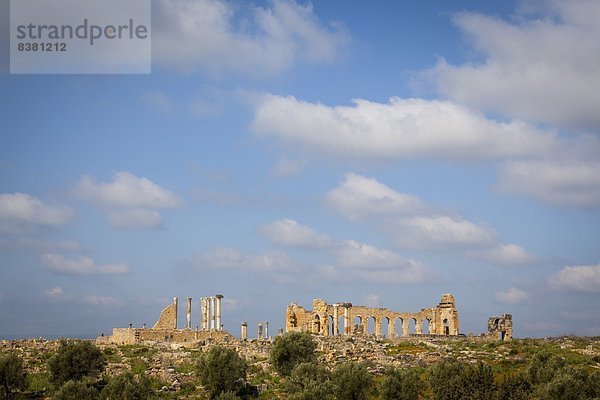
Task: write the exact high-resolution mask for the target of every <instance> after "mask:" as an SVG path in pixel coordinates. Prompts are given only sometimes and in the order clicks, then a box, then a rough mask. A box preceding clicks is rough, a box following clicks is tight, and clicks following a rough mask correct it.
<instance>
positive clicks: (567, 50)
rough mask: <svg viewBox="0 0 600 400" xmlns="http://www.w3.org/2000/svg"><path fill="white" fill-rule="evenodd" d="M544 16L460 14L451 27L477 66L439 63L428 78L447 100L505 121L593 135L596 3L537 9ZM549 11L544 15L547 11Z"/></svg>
mask: <svg viewBox="0 0 600 400" xmlns="http://www.w3.org/2000/svg"><path fill="white" fill-rule="evenodd" d="M543 4H544V6H545V7H544V9H536V10H533V11H535V12H538V13H539V12H540V11H541V12H542V13H544V14H545V15H544V16H543V17H542V18H540V17H539V16H535V17H534V18H530V17H529V16H528V15H526V14H522V15H520V16H519V18H515V19H512V20H510V21H504V20H500V19H498V18H494V17H490V16H485V15H481V14H476V13H460V14H457V15H456V16H455V17H454V21H455V23H456V24H457V25H458V27H459V28H460V29H461V30H462V31H463V32H464V33H465V35H466V37H467V38H468V39H469V40H470V43H472V45H473V47H474V49H475V50H476V51H478V52H479V53H480V54H481V55H482V56H483V58H484V59H483V61H482V62H480V63H468V64H463V65H459V66H454V65H449V64H448V63H446V62H445V61H444V60H442V61H440V62H439V63H438V65H437V66H436V67H435V68H434V69H433V70H432V71H430V72H429V76H430V77H432V78H433V80H434V82H435V84H436V86H437V89H438V90H439V91H440V92H441V93H442V94H444V95H446V96H448V97H449V98H451V99H453V100H455V101H457V102H460V103H462V104H466V105H469V106H472V107H474V108H476V109H484V110H488V111H492V112H501V113H504V114H505V115H509V116H510V117H517V118H520V119H525V120H530V121H537V122H544V123H550V124H557V125H560V126H562V127H567V128H576V129H588V130H594V131H596V132H597V131H598V128H600V114H599V113H598V112H597V104H600V42H598V41H597V40H590V38H593V37H599V36H600V25H599V24H598V20H599V19H600V3H598V2H594V1H560V0H553V1H548V2H543ZM548 6H550V7H548Z"/></svg>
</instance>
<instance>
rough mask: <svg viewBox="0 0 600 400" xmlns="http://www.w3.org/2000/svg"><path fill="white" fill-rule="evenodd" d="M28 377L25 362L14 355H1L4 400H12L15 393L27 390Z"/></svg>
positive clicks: (1, 379)
mask: <svg viewBox="0 0 600 400" xmlns="http://www.w3.org/2000/svg"><path fill="white" fill-rule="evenodd" d="M26 386H27V375H26V374H25V370H24V369H23V361H22V360H21V358H20V357H19V356H17V355H16V354H14V353H5V354H0V394H1V395H2V398H4V399H12V398H13V395H14V393H16V392H18V391H20V390H23V389H25V387H26Z"/></svg>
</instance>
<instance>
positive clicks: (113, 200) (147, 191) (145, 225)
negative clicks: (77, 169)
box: [75, 171, 181, 229]
mask: <svg viewBox="0 0 600 400" xmlns="http://www.w3.org/2000/svg"><path fill="white" fill-rule="evenodd" d="M75 192H76V194H77V195H78V196H79V197H81V198H83V199H86V200H88V201H91V202H93V203H96V204H97V205H99V206H101V207H103V208H106V209H108V210H109V221H110V222H111V223H112V224H113V225H114V226H115V227H118V228H131V229H149V228H156V227H159V226H160V225H162V216H161V215H160V213H159V212H158V211H157V210H159V209H164V208H177V207H179V206H181V200H180V199H179V197H177V195H175V194H174V193H173V192H171V191H169V190H167V189H164V188H162V187H161V186H159V185H157V184H156V183H154V182H152V181H151V180H150V179H148V178H143V177H142V178H139V177H137V176H135V175H133V174H131V173H129V172H127V171H122V172H116V173H115V174H114V176H113V181H112V182H108V183H97V182H96V180H95V179H94V178H92V177H90V176H83V177H82V178H81V180H80V181H79V182H78V184H77V185H76V187H75Z"/></svg>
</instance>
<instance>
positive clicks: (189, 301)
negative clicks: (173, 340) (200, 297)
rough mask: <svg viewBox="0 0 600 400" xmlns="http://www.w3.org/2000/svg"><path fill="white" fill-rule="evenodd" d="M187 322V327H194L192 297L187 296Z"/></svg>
mask: <svg viewBox="0 0 600 400" xmlns="http://www.w3.org/2000/svg"><path fill="white" fill-rule="evenodd" d="M186 320H187V321H186V324H185V327H186V328H187V329H192V298H191V297H188V298H187V307H186Z"/></svg>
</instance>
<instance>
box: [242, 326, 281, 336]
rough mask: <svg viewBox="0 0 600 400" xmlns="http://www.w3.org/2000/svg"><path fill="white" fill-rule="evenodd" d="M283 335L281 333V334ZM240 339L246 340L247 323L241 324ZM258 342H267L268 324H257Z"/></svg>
mask: <svg viewBox="0 0 600 400" xmlns="http://www.w3.org/2000/svg"><path fill="white" fill-rule="evenodd" d="M281 333H282V334H283V331H282V332H281ZM240 337H241V339H242V340H248V323H247V322H242V331H241V336H240ZM258 340H269V322H265V323H264V324H263V323H262V322H259V323H258Z"/></svg>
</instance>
